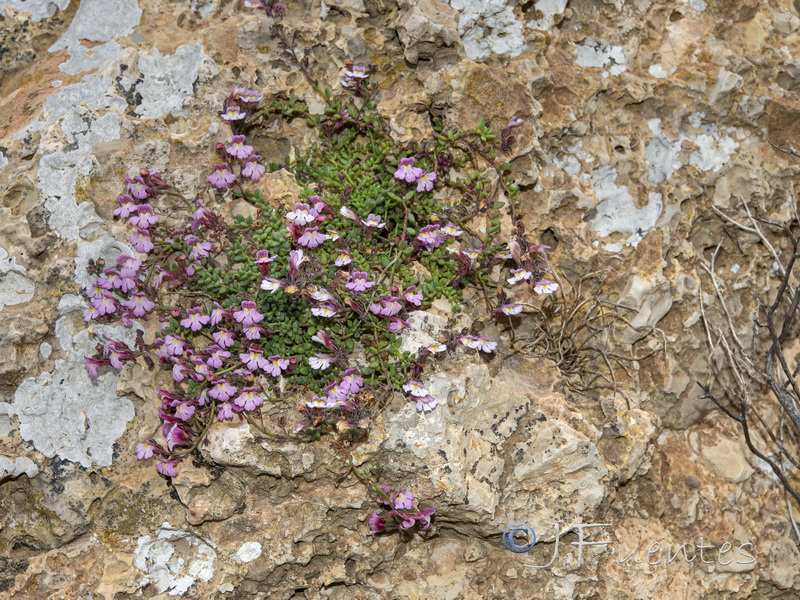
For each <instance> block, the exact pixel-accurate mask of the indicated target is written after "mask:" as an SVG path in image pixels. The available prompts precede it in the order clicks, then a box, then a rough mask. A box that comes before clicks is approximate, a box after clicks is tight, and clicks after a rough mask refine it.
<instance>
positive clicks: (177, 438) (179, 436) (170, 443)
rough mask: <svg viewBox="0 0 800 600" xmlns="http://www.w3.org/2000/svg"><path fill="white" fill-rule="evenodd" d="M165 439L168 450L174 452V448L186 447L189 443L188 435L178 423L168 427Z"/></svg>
mask: <svg viewBox="0 0 800 600" xmlns="http://www.w3.org/2000/svg"><path fill="white" fill-rule="evenodd" d="M166 437H167V448H169V449H170V450H174V449H175V446H186V445H187V444H189V442H190V441H191V438H190V434H189V433H188V432H187V431H186V430H185V429H184V428H183V427H181V425H180V424H178V423H175V424H174V425H173V426H172V427H170V430H169V431H168V432H167V436H166Z"/></svg>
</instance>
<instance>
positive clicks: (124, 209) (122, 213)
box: [114, 194, 139, 219]
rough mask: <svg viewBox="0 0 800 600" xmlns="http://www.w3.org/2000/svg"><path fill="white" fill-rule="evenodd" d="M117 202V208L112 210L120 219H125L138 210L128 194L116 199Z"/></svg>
mask: <svg viewBox="0 0 800 600" xmlns="http://www.w3.org/2000/svg"><path fill="white" fill-rule="evenodd" d="M117 201H118V202H119V208H115V209H114V214H115V215H116V216H118V217H120V218H122V219H127V218H128V217H129V216H130V215H132V214H133V213H135V212H136V209H137V208H139V207H138V205H137V204H135V203H134V202H133V198H131V197H130V196H129V195H128V194H123V195H122V196H119V197H117Z"/></svg>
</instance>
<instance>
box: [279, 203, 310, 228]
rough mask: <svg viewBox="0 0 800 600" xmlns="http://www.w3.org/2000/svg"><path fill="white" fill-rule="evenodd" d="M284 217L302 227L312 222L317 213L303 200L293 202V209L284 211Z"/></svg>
mask: <svg viewBox="0 0 800 600" xmlns="http://www.w3.org/2000/svg"><path fill="white" fill-rule="evenodd" d="M286 218H287V219H289V220H290V221H291V222H292V223H294V224H295V225H299V226H301V227H302V226H303V225H308V224H309V223H312V222H313V221H314V220H315V219H316V218H317V214H316V212H315V211H314V210H313V209H311V208H310V207H309V205H308V204H306V203H305V202H295V203H294V210H293V211H291V212H288V213H286Z"/></svg>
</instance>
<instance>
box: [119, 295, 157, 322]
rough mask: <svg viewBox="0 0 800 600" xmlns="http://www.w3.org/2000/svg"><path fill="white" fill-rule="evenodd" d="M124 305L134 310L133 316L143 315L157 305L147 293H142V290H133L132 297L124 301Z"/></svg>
mask: <svg viewBox="0 0 800 600" xmlns="http://www.w3.org/2000/svg"><path fill="white" fill-rule="evenodd" d="M122 306H124V307H125V308H127V309H129V310H131V311H132V312H133V316H135V317H143V316H144V314H145V313H146V312H148V311H151V310H153V308H155V306H156V305H155V303H153V301H152V300H150V298H148V297H147V296H146V295H145V294H142V293H141V292H133V293H132V294H131V297H130V298H129V299H128V300H127V301H125V302H123V303H122Z"/></svg>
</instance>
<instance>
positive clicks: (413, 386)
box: [403, 379, 430, 398]
mask: <svg viewBox="0 0 800 600" xmlns="http://www.w3.org/2000/svg"><path fill="white" fill-rule="evenodd" d="M403 391H404V392H406V393H407V394H411V395H412V396H415V397H417V398H422V397H424V396H427V395H429V394H430V392H429V391H428V390H426V389H425V388H424V387H422V384H421V383H420V382H419V381H417V380H416V379H410V380H409V381H408V383H407V384H405V385H404V386H403Z"/></svg>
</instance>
